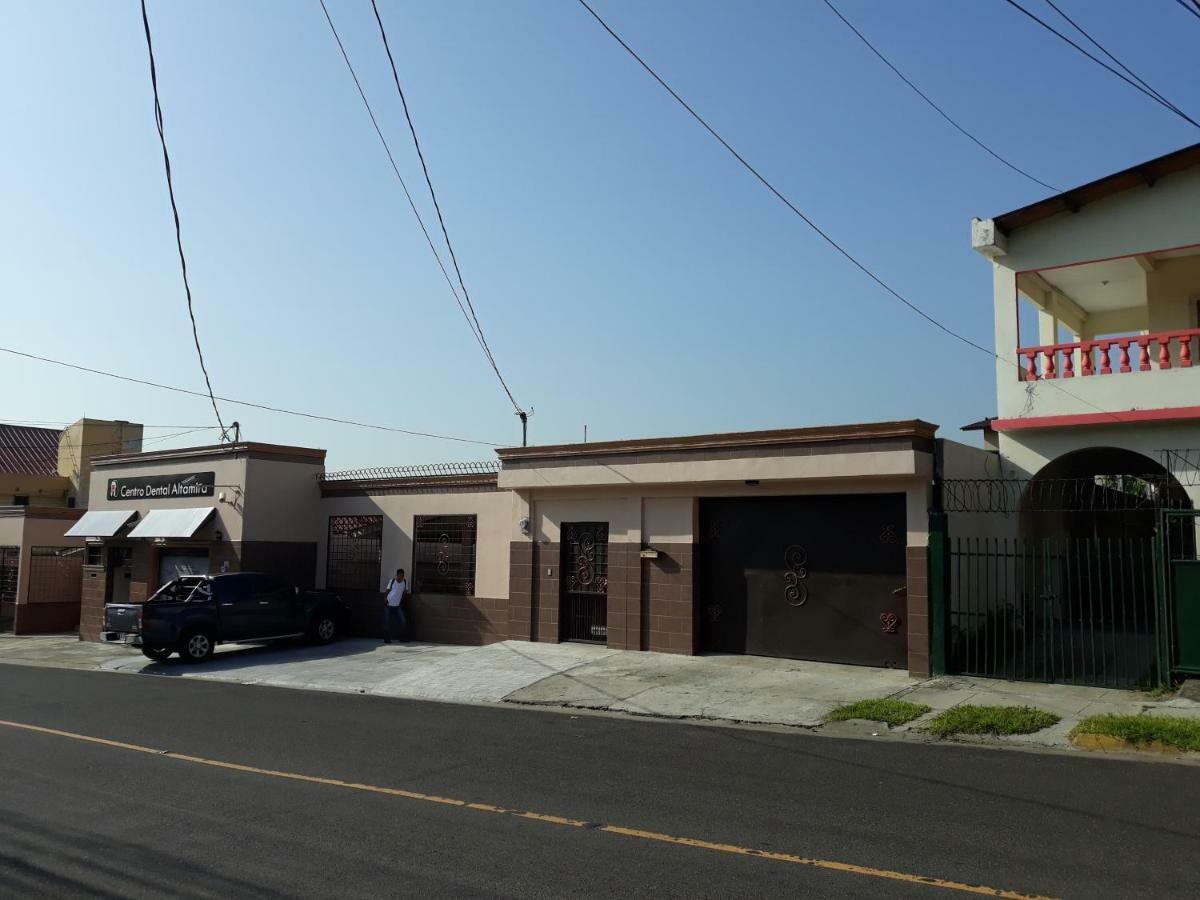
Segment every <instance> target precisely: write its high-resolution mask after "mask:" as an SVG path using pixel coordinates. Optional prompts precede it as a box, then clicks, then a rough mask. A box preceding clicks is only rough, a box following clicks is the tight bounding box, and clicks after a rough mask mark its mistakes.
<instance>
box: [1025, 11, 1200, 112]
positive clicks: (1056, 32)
mask: <svg viewBox="0 0 1200 900" xmlns="http://www.w3.org/2000/svg"><path fill="white" fill-rule="evenodd" d="M1004 2H1005V3H1007V4H1008V5H1009V6H1011V7H1012V8H1013V9H1016V10H1018V11H1020V12H1021V13H1023V14H1024V15H1026V16H1028V17H1029V18H1030V19H1033V21H1035V22H1037V23H1038V24H1039V25H1041V26H1042V27H1043V28H1045V29H1046V30H1047V31H1049V32H1050V33H1051V34H1054V35H1056V36H1057V37H1058V38H1059V39H1060V40H1063V41H1065V42H1066V43H1068V44H1070V45H1071V46H1072V47H1074V48H1075V49H1076V50H1078V51H1079V52H1080V53H1082V54H1083V55H1084V56H1086V57H1087V58H1088V59H1090V60H1091V61H1092V62H1094V63H1095V64H1096V65H1098V66H1101V67H1102V68H1105V69H1107V70H1108V71H1109V72H1111V73H1112V74H1114V75H1116V76H1117V77H1118V78H1120V79H1121V80H1122V81H1124V82H1125V83H1126V84H1128V85H1130V86H1131V87H1133V88H1134V89H1135V90H1138V91H1140V92H1141V93H1143V94H1145V95H1146V96H1147V97H1149V98H1150V99H1151V100H1153V101H1154V102H1155V103H1157V104H1159V105H1160V106H1161V107H1163V109H1166V110H1170V111H1171V112H1173V113H1174V114H1175V115H1177V116H1179V117H1180V118H1181V119H1183V120H1184V121H1185V122H1188V123H1189V124H1191V125H1194V126H1196V127H1197V128H1200V122H1197V121H1196V120H1195V119H1193V118H1192V117H1191V116H1189V115H1188V114H1187V113H1185V112H1184V111H1183V110H1181V109H1178V108H1176V107H1174V106H1172V105H1171V104H1170V103H1168V102H1167V101H1165V100H1163V99H1162V98H1161V97H1159V96H1158V95H1156V94H1155V93H1154V92H1153V91H1150V90H1147V89H1146V88H1144V87H1142V86H1141V85H1140V84H1138V83H1137V82H1136V81H1134V80H1133V79H1132V78H1130V77H1129V76H1128V75H1126V74H1125V73H1124V72H1119V71H1117V70H1116V69H1114V68H1113V67H1112V66H1110V65H1109V64H1108V63H1106V62H1105V61H1104V60H1102V59H1100V58H1099V57H1096V56H1093V55H1092V54H1091V53H1089V52H1088V51H1087V50H1085V49H1084V48H1083V47H1081V46H1079V44H1077V43H1075V42H1074V41H1073V40H1071V39H1070V38H1069V37H1067V36H1066V35H1065V34H1063V33H1062V32H1061V31H1059V30H1058V29H1057V28H1055V27H1054V26H1053V25H1051V24H1050V23H1048V22H1046V21H1044V20H1042V19H1040V18H1038V17H1037V16H1035V15H1034V14H1033V13H1031V12H1030V11H1029V10H1027V9H1026V8H1025V7H1023V6H1022V5H1021V4H1020V3H1018V2H1017V0H1004ZM1064 18H1065V16H1064Z"/></svg>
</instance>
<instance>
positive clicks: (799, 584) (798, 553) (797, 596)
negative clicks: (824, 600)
mask: <svg viewBox="0 0 1200 900" xmlns="http://www.w3.org/2000/svg"><path fill="white" fill-rule="evenodd" d="M783 563H784V565H785V566H787V572H786V573H785V574H784V576H783V599H784V600H786V601H787V603H788V605H789V606H803V605H804V604H805V603H807V602H808V585H806V584H805V583H804V579H805V578H807V577H808V568H807V566H808V551H807V550H805V549H804V548H803V547H801V546H800V545H799V544H793V545H792V546H791V547H788V548H787V550H786V551H785V552H784V554H783Z"/></svg>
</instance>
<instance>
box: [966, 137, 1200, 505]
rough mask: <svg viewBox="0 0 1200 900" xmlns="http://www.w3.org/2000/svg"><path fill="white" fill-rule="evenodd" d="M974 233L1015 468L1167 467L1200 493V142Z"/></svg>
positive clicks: (1076, 471) (978, 223) (1004, 453)
mask: <svg viewBox="0 0 1200 900" xmlns="http://www.w3.org/2000/svg"><path fill="white" fill-rule="evenodd" d="M972 237H973V245H974V248H975V249H976V250H977V251H979V252H980V253H982V254H983V255H984V256H986V257H988V258H989V259H990V260H991V261H992V268H993V272H992V276H993V277H992V289H993V301H994V308H995V335H996V355H997V359H996V404H997V415H996V418H995V419H994V420H993V421H991V423H990V427H991V429H992V430H993V431H994V432H996V434H997V436H998V441H997V446H998V448H999V451H1000V455H1001V457H1002V458H1003V460H1004V462H1005V464H1006V466H1007V467H1009V468H1008V471H1010V472H1011V473H1013V474H1015V475H1017V476H1037V475H1038V474H1039V473H1044V472H1046V471H1047V469H1048V468H1049V471H1050V472H1051V473H1053V475H1054V476H1055V477H1073V476H1075V475H1092V474H1097V473H1099V472H1100V471H1101V470H1103V469H1112V470H1113V471H1112V474H1127V475H1146V474H1152V473H1160V472H1163V471H1164V470H1172V472H1173V473H1174V474H1177V475H1182V476H1183V477H1182V478H1181V479H1180V480H1181V481H1182V482H1184V483H1183V484H1182V485H1181V487H1182V488H1183V489H1184V490H1185V491H1186V492H1187V493H1188V496H1189V497H1190V498H1191V501H1192V503H1193V505H1200V503H1198V502H1197V501H1200V487H1198V486H1197V485H1196V484H1195V482H1196V479H1195V478H1194V477H1193V476H1194V473H1195V469H1196V463H1197V460H1196V458H1195V453H1194V448H1197V447H1200V343H1198V341H1200V144H1196V145H1193V146H1191V147H1187V148H1184V149H1182V150H1178V151H1176V152H1174V153H1170V154H1167V155H1166V156H1162V157H1159V158H1158V159H1153V160H1150V161H1149V162H1146V163H1143V164H1141V165H1138V166H1134V167H1132V168H1129V169H1126V170H1124V171H1121V172H1117V173H1116V174H1113V175H1109V176H1107V177H1105V178H1101V179H1099V180H1097V181H1093V182H1091V183H1090V184H1085V185H1083V186H1082V187H1078V188H1075V189H1073V190H1070V191H1066V192H1064V193H1062V194H1058V195H1056V196H1053V197H1049V198H1047V199H1045V200H1040V201H1038V202H1037V203H1033V204H1031V205H1029V206H1025V207H1022V208H1020V209H1016V210H1013V211H1012V212H1007V213H1004V214H1003V215H999V216H996V217H994V218H992V219H988V220H978V219H977V220H975V222H973V235H972ZM1189 451H1192V452H1189ZM1097 467H1099V468H1097Z"/></svg>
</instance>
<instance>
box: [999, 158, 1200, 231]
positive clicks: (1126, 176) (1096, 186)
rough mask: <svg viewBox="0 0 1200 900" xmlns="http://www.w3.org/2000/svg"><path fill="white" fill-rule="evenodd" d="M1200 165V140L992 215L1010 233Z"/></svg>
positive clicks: (1002, 229)
mask: <svg viewBox="0 0 1200 900" xmlns="http://www.w3.org/2000/svg"><path fill="white" fill-rule="evenodd" d="M1197 165H1200V144H1192V145H1191V146H1189V147H1182V148H1180V149H1179V150H1174V151H1172V152H1170V153H1167V154H1166V155H1164V156H1159V157H1157V158H1155V159H1151V160H1147V161H1146V162H1143V163H1139V164H1138V165H1136V166H1130V167H1129V168H1128V169H1122V170H1121V171H1120V172H1114V173H1113V174H1111V175H1105V176H1104V177H1103V178H1098V179H1096V180H1095V181H1089V182H1088V183H1087V184H1081V185H1079V186H1078V187H1073V188H1071V189H1070V190H1067V191H1063V192H1062V193H1061V194H1055V195H1054V196H1052V197H1046V198H1045V199H1044V200H1038V201H1037V202H1036V203H1030V204H1029V205H1028V206H1022V207H1021V208H1020V209H1014V210H1013V211H1012V212H1006V213H1003V214H1001V215H999V216H993V217H992V221H994V222H995V223H996V227H997V228H999V229H1000V231H1002V232H1003V233H1004V234H1009V233H1011V232H1013V231H1015V230H1016V229H1018V228H1024V227H1025V226H1026V225H1032V224H1033V223H1034V222H1040V221H1041V220H1042V219H1048V218H1050V217H1051V216H1056V215H1058V214H1059V213H1062V212H1078V211H1079V210H1080V209H1081V208H1082V207H1084V206H1086V205H1087V204H1089V203H1094V202H1095V201H1097V200H1102V199H1104V198H1105V197H1111V196H1112V195H1113V194H1119V193H1121V192H1122V191H1127V190H1129V189H1130V188H1135V187H1142V186H1146V187H1150V186H1153V185H1154V183H1155V182H1156V181H1158V180H1159V179H1160V178H1165V177H1166V176H1167V175H1174V174H1175V173H1176V172H1182V171H1184V170H1185V169H1190V168H1192V167H1194V166H1197Z"/></svg>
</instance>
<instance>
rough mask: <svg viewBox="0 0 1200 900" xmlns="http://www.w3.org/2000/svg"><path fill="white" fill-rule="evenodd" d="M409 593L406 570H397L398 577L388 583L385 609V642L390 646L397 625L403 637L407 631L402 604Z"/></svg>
mask: <svg viewBox="0 0 1200 900" xmlns="http://www.w3.org/2000/svg"><path fill="white" fill-rule="evenodd" d="M407 593H408V581H407V580H406V579H405V577H404V570H403V569H397V570H396V577H395V578H393V579H392V580H391V581H389V582H388V586H387V600H386V601H385V605H384V607H383V642H384V643H385V644H390V643H391V642H392V634H393V631H392V628H393V626H394V625H396V624H397V623H398V624H399V626H400V634H401V635H402V636H403V635H404V633H405V631H406V630H407V627H408V626H407V623H405V621H404V610H403V609H401V607H400V604H401V603H402V602H403V601H404V595H405V594H407Z"/></svg>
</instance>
